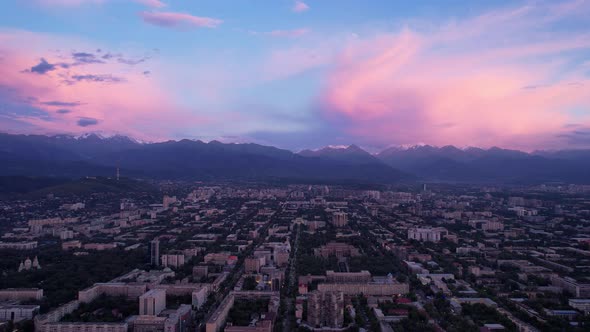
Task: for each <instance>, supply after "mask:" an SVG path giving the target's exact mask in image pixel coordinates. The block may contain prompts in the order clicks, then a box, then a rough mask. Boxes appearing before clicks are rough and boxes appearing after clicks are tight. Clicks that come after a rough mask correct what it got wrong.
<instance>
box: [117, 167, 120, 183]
mask: <svg viewBox="0 0 590 332" xmlns="http://www.w3.org/2000/svg"><path fill="white" fill-rule="evenodd" d="M120 175H121V173H120V172H119V166H117V181H119V176H120Z"/></svg>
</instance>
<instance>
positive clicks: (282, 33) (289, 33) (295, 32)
mask: <svg viewBox="0 0 590 332" xmlns="http://www.w3.org/2000/svg"><path fill="white" fill-rule="evenodd" d="M310 31H311V30H310V29H308V28H301V29H292V30H272V31H269V32H265V33H264V34H265V35H267V36H272V37H285V38H297V37H301V36H303V35H306V34H308V33H309V32H310Z"/></svg>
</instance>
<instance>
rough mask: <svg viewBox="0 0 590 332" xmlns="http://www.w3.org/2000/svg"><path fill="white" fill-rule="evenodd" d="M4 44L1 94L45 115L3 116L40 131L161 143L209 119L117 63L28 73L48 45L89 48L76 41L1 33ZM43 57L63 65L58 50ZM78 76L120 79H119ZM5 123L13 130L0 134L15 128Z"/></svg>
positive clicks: (156, 81) (0, 62)
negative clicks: (112, 135)
mask: <svg viewBox="0 0 590 332" xmlns="http://www.w3.org/2000/svg"><path fill="white" fill-rule="evenodd" d="M0 41H2V43H1V44H2V46H0V94H2V93H4V97H5V98H9V99H8V105H13V106H12V107H26V108H33V109H36V110H38V111H40V112H42V113H43V114H44V115H43V116H40V115H39V114H35V113H33V114H31V113H29V112H18V111H14V112H13V113H10V112H8V113H6V112H4V114H3V116H4V117H5V118H8V119H10V120H11V121H17V122H21V123H24V124H27V125H28V126H29V127H30V126H32V127H33V128H35V129H34V130H35V131H36V132H39V133H72V134H77V133H84V132H87V131H89V130H91V131H102V132H105V133H124V134H129V135H132V136H134V137H137V138H140V139H151V140H154V139H156V140H157V139H163V138H170V137H171V136H172V135H173V134H174V133H175V132H178V131H179V130H181V131H182V130H186V129H187V128H194V127H195V126H199V125H202V124H204V123H207V121H208V120H207V119H206V117H205V116H201V115H199V114H198V113H195V112H194V110H192V109H190V108H187V107H185V106H182V105H179V104H178V103H177V102H176V100H175V98H174V96H173V95H171V94H170V93H169V92H168V91H167V90H166V89H165V86H164V84H163V83H161V82H160V80H159V79H158V77H157V76H156V75H153V74H152V75H150V76H146V75H144V74H143V72H142V70H140V69H135V68H134V67H133V66H129V65H127V64H123V63H120V62H118V61H110V62H105V63H100V64H94V63H92V64H86V65H78V66H73V67H68V68H64V67H58V68H56V69H55V70H52V71H47V72H45V73H44V74H37V73H31V72H28V71H27V70H28V69H29V68H31V66H32V65H34V64H37V63H39V58H40V57H41V56H40V54H38V52H39V51H38V50H39V49H44V48H45V46H48V45H51V46H52V47H60V46H66V45H67V47H74V46H75V47H74V48H75V49H83V48H85V46H84V45H81V44H79V42H77V41H75V40H61V39H59V38H56V39H53V38H51V37H48V36H44V35H36V34H34V33H29V32H16V31H13V32H9V33H0ZM97 48H98V47H96V45H93V46H92V47H88V48H87V49H92V50H94V49H97ZM103 49H104V48H103ZM43 57H44V58H45V59H46V61H47V62H48V63H50V64H55V63H58V62H62V61H65V60H64V55H63V54H56V53H55V52H47V51H46V54H44V55H43ZM75 77H83V78H87V77H95V78H105V77H106V78H113V77H117V78H121V81H118V82H116V83H113V82H112V80H111V79H109V80H105V79H81V80H75V79H74V78H75ZM69 80H74V82H72V83H68V81H69ZM5 101H6V100H5ZM5 125H6V126H9V124H8V123H3V124H2V125H0V130H2V131H7V130H10V131H13V132H14V131H15V130H17V129H15V128H14V127H13V126H11V127H5Z"/></svg>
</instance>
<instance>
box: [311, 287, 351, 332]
mask: <svg viewBox="0 0 590 332" xmlns="http://www.w3.org/2000/svg"><path fill="white" fill-rule="evenodd" d="M307 299H308V303H307V321H308V323H309V324H310V325H311V326H313V327H335V328H339V327H342V326H343V325H344V293H342V292H320V291H313V292H311V293H309V294H308V297H307Z"/></svg>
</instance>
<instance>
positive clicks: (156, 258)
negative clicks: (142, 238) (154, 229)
mask: <svg viewBox="0 0 590 332" xmlns="http://www.w3.org/2000/svg"><path fill="white" fill-rule="evenodd" d="M150 262H151V264H152V265H155V266H160V240H158V239H153V240H152V242H151V243H150Z"/></svg>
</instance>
